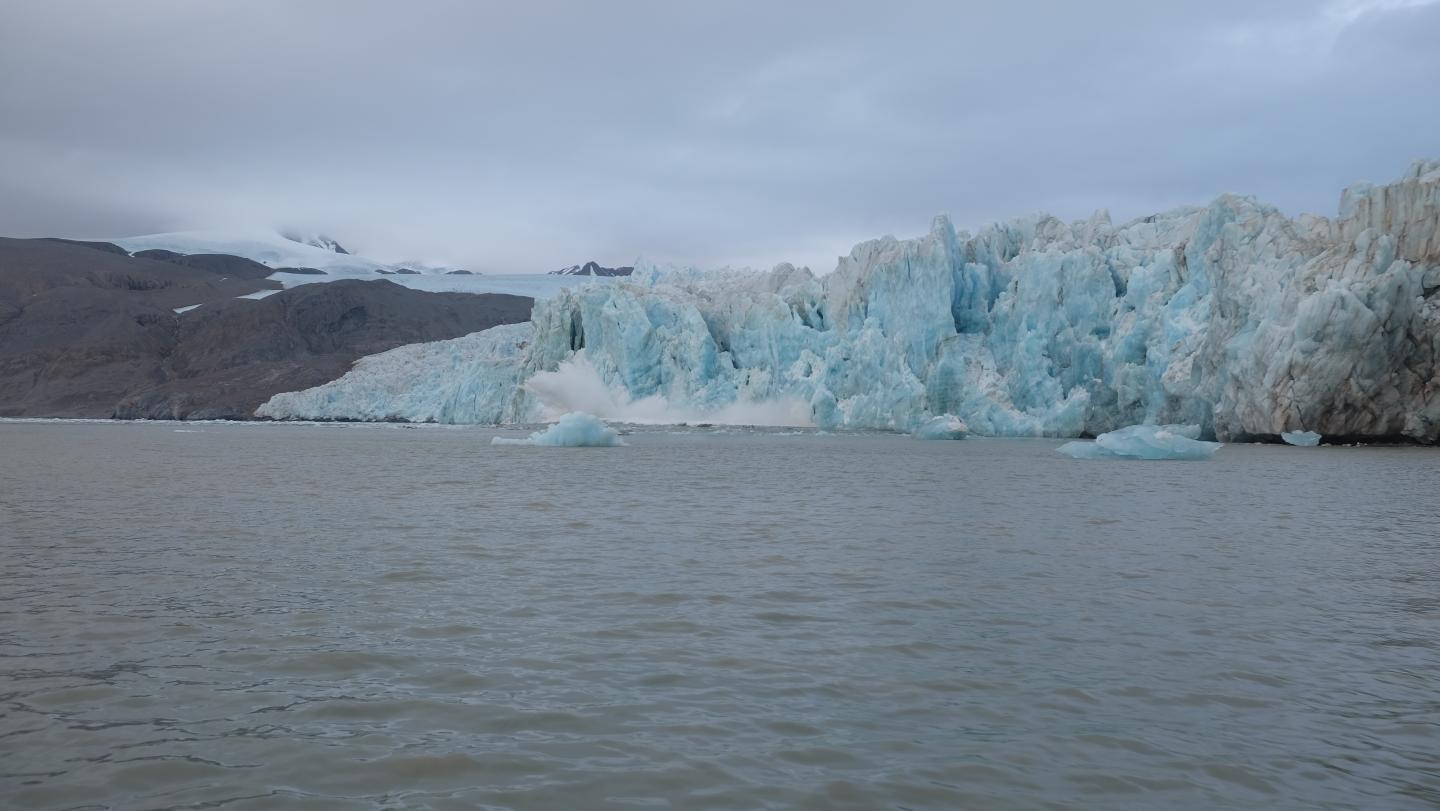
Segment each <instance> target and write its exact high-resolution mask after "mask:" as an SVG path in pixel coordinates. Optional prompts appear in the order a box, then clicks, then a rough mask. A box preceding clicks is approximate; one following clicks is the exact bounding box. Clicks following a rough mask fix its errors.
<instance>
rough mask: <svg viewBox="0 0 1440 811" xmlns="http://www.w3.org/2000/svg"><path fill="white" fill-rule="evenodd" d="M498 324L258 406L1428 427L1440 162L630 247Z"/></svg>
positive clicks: (1437, 384) (1207, 428)
mask: <svg viewBox="0 0 1440 811" xmlns="http://www.w3.org/2000/svg"><path fill="white" fill-rule="evenodd" d="M501 329H503V330H509V331H506V332H503V336H504V337H505V339H506V340H507V341H510V343H509V344H507V346H510V347H511V348H512V350H513V351H510V350H507V353H506V354H504V356H503V357H500V356H498V355H495V354H494V353H491V354H490V355H486V356H485V357H486V360H484V362H480V361H479V355H473V356H472V353H471V352H470V349H469V347H470V346H471V343H474V344H475V345H476V347H479V346H480V345H482V344H483V345H484V346H487V347H488V346H490V345H489V344H488V343H486V342H487V341H490V340H491V339H490V338H488V337H483V336H487V335H488V334H489V333H481V334H480V335H479V336H470V337H468V338H462V339H459V342H469V343H463V344H462V343H458V342H456V341H450V342H443V344H442V345H443V346H444V347H447V348H445V349H443V350H442V349H434V348H426V346H429V345H422V346H416V347H404V348H402V349H399V350H393V351H392V352H391V353H386V355H382V356H378V358H386V357H387V356H390V357H393V358H397V359H398V358H401V357H403V358H405V360H404V362H400V361H399V360H396V361H395V362H393V363H392V362H390V361H386V362H384V363H381V362H379V361H378V360H377V359H366V360H365V361H362V362H361V363H360V364H358V365H357V367H356V369H355V370H354V371H352V372H351V373H350V374H349V375H346V376H345V377H344V378H341V379H340V380H337V381H335V382H333V383H330V384H327V385H326V386H322V387H319V388H318V389H313V390H310V391H307V392H300V393H297V394H288V395H280V396H277V397H276V398H275V399H273V400H271V401H270V402H269V403H267V404H266V405H265V406H264V407H262V409H261V411H260V412H259V413H260V414H261V415H262V416H269V417H277V418H336V417H348V418H357V419H383V418H398V419H422V420H425V419H433V420H439V421H464V422H490V423H499V422H526V421H533V420H536V419H542V418H553V417H555V416H558V415H559V414H560V413H563V412H565V411H570V410H585V411H588V412H590V413H593V414H596V415H597V416H600V417H603V418H607V419H620V420H625V419H631V418H636V419H640V420H641V421H664V420H666V419H673V420H676V421H679V420H684V421H713V422H744V421H748V422H754V423H759V424H775V423H780V424H804V423H808V424H813V425H815V426H818V427H821V428H830V429H836V428H872V429H889V430H899V431H910V430H913V429H915V428H917V427H918V426H921V425H923V424H924V423H925V422H926V421H927V420H930V419H932V418H934V417H937V416H941V415H952V416H953V417H955V418H958V419H959V420H962V421H963V422H964V423H965V424H966V425H967V426H968V429H969V431H970V432H971V433H974V434H980V435H997V436H1079V435H1085V434H1090V435H1098V434H1101V433H1104V432H1107V431H1112V430H1115V429H1117V428H1120V427H1122V426H1126V425H1131V424H1138V423H1145V424H1166V423H1181V424H1190V425H1198V426H1200V434H1201V435H1203V436H1205V437H1215V438H1219V439H1222V440H1233V439H1243V438H1247V437H1274V436H1277V435H1279V434H1280V433H1281V432H1288V431H1314V432H1319V433H1321V434H1324V435H1326V436H1339V437H1399V436H1405V437H1410V438H1414V439H1417V440H1421V441H1425V442H1434V441H1436V440H1437V439H1440V365H1437V363H1440V162H1420V163H1416V164H1414V165H1413V166H1412V167H1411V168H1410V170H1409V171H1408V172H1406V174H1405V175H1404V176H1403V177H1402V178H1400V179H1399V180H1398V181H1396V182H1395V183H1392V184H1389V185H1386V186H1370V185H1359V186H1353V187H1351V188H1349V189H1347V190H1346V191H1345V192H1344V193H1343V195H1342V198H1341V205H1340V211H1339V215H1338V216H1337V217H1335V218H1326V217H1320V216H1314V215H1302V216H1300V217H1298V218H1293V219H1292V218H1290V217H1287V216H1285V215H1284V214H1282V213H1281V212H1279V211H1278V210H1276V209H1275V208H1273V207H1271V206H1268V205H1265V204H1263V203H1260V202H1258V201H1256V200H1254V199H1251V198H1247V197H1239V196H1231V195H1227V196H1223V197H1220V198H1219V199H1217V200H1215V201H1214V202H1213V203H1211V204H1210V205H1208V206H1205V207H1196V208H1183V209H1177V210H1174V211H1169V212H1166V213H1163V214H1157V215H1154V216H1150V217H1145V218H1142V219H1138V220H1134V221H1131V222H1127V223H1124V224H1122V225H1118V226H1116V225H1113V224H1112V223H1111V222H1110V219H1109V217H1108V215H1106V214H1105V213H1103V212H1101V213H1098V214H1096V215H1095V216H1094V217H1092V218H1091V219H1090V220H1088V221H1083V222H1076V223H1065V222H1061V221H1060V220H1058V219H1055V218H1054V217H1049V216H1035V217H1030V218H1026V219H1020V220H1014V221H1011V222H1007V223H1003V224H997V225H992V226H988V227H986V228H984V229H982V230H980V231H979V232H978V233H975V234H970V233H969V232H965V231H961V232H958V233H957V231H956V230H955V228H954V227H953V226H952V225H951V224H950V222H949V220H947V219H946V218H944V217H939V218H936V220H935V221H934V223H933V224H932V226H931V228H930V231H929V233H928V234H926V235H925V236H923V237H920V238H917V239H907V240H900V239H895V238H893V237H885V238H882V239H878V240H874V241H871V242H866V243H863V244H861V245H858V246H857V247H856V248H855V249H854V250H853V251H852V252H851V253H850V255H849V256H847V257H843V258H842V259H841V260H840V262H839V266H838V267H837V268H836V269H835V271H834V272H833V273H830V274H828V275H825V276H823V277H817V276H815V275H813V274H812V273H810V272H809V271H808V270H806V269H797V268H794V267H792V266H790V265H780V266H778V267H776V268H775V269H774V270H772V271H769V272H759V273H757V272H734V271H729V272H699V271H695V270H676V269H661V268H656V267H653V266H644V265H643V263H642V265H641V266H640V267H638V268H637V269H636V271H635V274H634V276H633V277H631V279H629V280H627V281H622V282H619V283H614V284H610V285H604V286H600V285H595V286H583V287H578V288H572V289H568V290H564V291H562V292H560V293H559V294H558V295H556V296H555V297H554V298H551V299H549V300H546V301H540V302H537V304H536V306H535V310H534V313H533V318H532V324H531V325H530V326H528V327H524V328H523V329H525V330H528V331H529V332H528V334H527V335H525V336H524V338H523V340H522V339H518V338H516V336H518V335H519V334H520V329H521V328H501ZM490 332H495V331H494V330H492V331H490ZM520 343H523V344H524V345H523V348H522V347H520ZM477 351H478V349H477ZM485 351H487V352H488V351H490V350H488V349H487V350H485ZM396 353H402V354H400V355H397V354H396ZM422 367H423V368H422ZM382 378H383V379H384V382H381V379H382Z"/></svg>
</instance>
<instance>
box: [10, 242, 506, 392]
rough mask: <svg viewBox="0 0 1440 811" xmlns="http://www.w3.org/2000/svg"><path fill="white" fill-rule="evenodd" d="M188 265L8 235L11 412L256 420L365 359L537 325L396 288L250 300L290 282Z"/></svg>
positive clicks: (225, 266) (224, 262)
mask: <svg viewBox="0 0 1440 811" xmlns="http://www.w3.org/2000/svg"><path fill="white" fill-rule="evenodd" d="M180 258H182V259H184V260H190V261H186V262H184V263H182V262H179V261H176V258H175V257H165V258H163V260H162V258H146V257H130V256H127V255H125V254H124V253H123V251H122V252H120V253H116V252H114V251H110V250H107V249H106V248H104V247H96V246H87V245H85V244H79V243H74V242H65V241H59V240H43V239H3V238H0V416H10V417H119V418H155V419H205V418H213V419H251V418H252V417H253V413H254V410H255V408H256V407H257V406H258V405H259V404H260V403H262V402H264V401H265V400H267V399H269V398H270V397H271V396H272V395H274V394H276V393H279V392H282V391H293V390H297V389H303V388H308V387H310V386H315V385H319V384H321V383H324V382H327V381H329V380H332V379H334V378H336V377H338V376H340V375H341V374H343V373H344V372H345V371H346V370H347V369H348V368H349V367H350V364H351V363H353V362H354V361H355V360H356V359H357V358H359V357H361V356H363V355H368V354H373V353H375V352H382V351H384V350H387V349H392V348H394V347H396V346H400V345H402V344H408V343H415V342H419V341H434V340H442V339H446V338H454V337H458V336H460V335H465V334H467V333H470V332H475V331H478V330H482V329H486V328H488V327H491V326H495V325H497V324H506V323H515V322H519V321H525V320H527V319H528V318H529V316H530V308H531V306H532V304H533V302H532V300H531V299H529V298H526V297H523V296H506V295H493V294H486V295H473V294H466V293H427V292H422V291H418V290H410V289H408V288H405V287H401V286H400V285H397V284H394V283H392V282H388V281H382V280H376V281H359V280H340V281H335V282H329V283H326V284H307V285H301V286H299V287H295V288H291V289H289V290H283V291H280V292H276V293H273V294H271V295H269V296H267V297H265V298H263V299H259V300H251V299H238V298H237V296H242V295H246V294H250V293H256V292H259V291H262V290H267V289H276V288H277V287H278V285H277V284H276V283H274V282H268V281H265V280H264V279H263V278H245V277H246V276H251V275H253V274H254V273H257V272H258V271H255V270H254V269H253V268H249V267H248V266H247V265H246V264H245V263H247V262H249V260H243V259H239V257H222V256H221V255H214V254H211V255H201V257H200V258H199V259H198V260H197V259H196V256H194V255H191V256H185V257H180ZM231 260H238V261H231ZM250 264H255V265H258V263H250ZM259 267H262V268H263V267H264V266H263V265H259ZM265 272H266V273H267V274H268V273H270V272H271V270H270V269H269V268H265ZM197 304H198V305H203V306H200V307H197V308H195V309H191V310H188V311H186V312H185V313H182V314H177V313H176V312H175V310H176V309H178V308H186V307H191V306H192V305H197Z"/></svg>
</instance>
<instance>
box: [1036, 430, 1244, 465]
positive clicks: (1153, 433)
mask: <svg viewBox="0 0 1440 811" xmlns="http://www.w3.org/2000/svg"><path fill="white" fill-rule="evenodd" d="M1198 436H1200V426H1198V425H1131V426H1129V427H1128V428H1120V429H1118V430H1115V431H1111V432H1109V433H1106V434H1101V435H1100V436H1098V437H1095V441H1094V442H1067V443H1065V444H1064V445H1061V446H1060V447H1059V448H1057V449H1056V450H1057V451H1059V452H1060V453H1063V454H1065V455H1066V456H1070V457H1073V458H1075V459H1186V460H1193V459H1209V458H1210V457H1212V456H1214V455H1215V452H1216V451H1218V450H1220V448H1221V447H1222V446H1221V444H1220V443H1219V442H1202V441H1200V440H1199V439H1197V438H1196V437H1198Z"/></svg>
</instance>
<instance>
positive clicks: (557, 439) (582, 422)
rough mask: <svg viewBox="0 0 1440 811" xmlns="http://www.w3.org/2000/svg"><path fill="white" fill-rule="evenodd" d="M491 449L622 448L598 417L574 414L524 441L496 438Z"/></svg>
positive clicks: (622, 442) (614, 435)
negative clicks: (495, 447)
mask: <svg viewBox="0 0 1440 811" xmlns="http://www.w3.org/2000/svg"><path fill="white" fill-rule="evenodd" d="M490 444H491V445H544V446H548V447H553V448H611V447H615V446H617V445H624V444H625V442H624V440H622V439H620V434H619V432H617V431H616V430H615V429H614V428H611V427H610V426H608V425H606V424H605V421H604V420H602V419H600V418H599V417H592V416H590V415H589V414H585V413H583V412H579V411H574V412H571V413H569V414H566V415H565V416H563V417H561V418H560V420H559V421H558V422H556V423H555V424H554V425H552V426H550V427H549V428H546V429H545V430H543V431H536V432H535V433H533V434H531V435H530V436H528V437H526V438H525V439H509V438H507V437H503V436H497V437H495V438H494V439H492V440H490Z"/></svg>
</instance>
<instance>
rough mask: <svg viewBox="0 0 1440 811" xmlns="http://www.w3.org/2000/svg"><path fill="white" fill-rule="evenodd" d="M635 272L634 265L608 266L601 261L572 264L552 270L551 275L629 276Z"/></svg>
mask: <svg viewBox="0 0 1440 811" xmlns="http://www.w3.org/2000/svg"><path fill="white" fill-rule="evenodd" d="M634 272H635V268H633V267H618V268H607V267H604V266H603V265H601V264H600V263H599V262H586V263H585V264H583V265H571V266H570V267H568V268H560V269H559V270H552V271H550V275H551V276H629V275H630V274H632V273H634Z"/></svg>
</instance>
